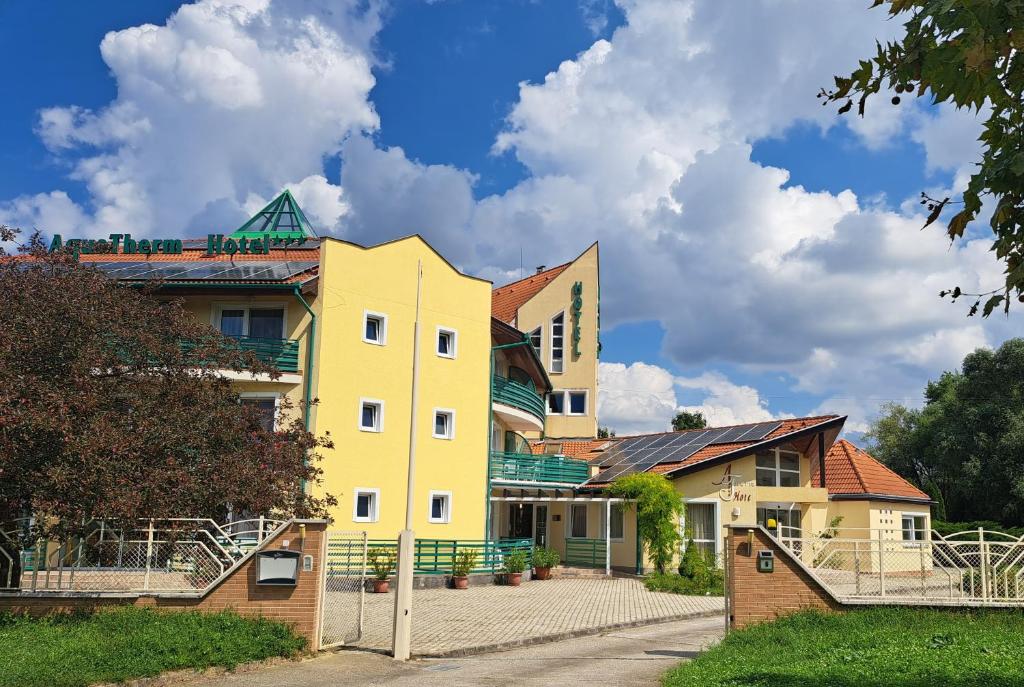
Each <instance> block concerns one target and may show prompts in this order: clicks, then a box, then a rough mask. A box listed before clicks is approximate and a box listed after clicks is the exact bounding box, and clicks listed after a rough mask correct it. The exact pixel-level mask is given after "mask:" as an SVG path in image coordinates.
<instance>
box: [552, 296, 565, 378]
mask: <svg viewBox="0 0 1024 687" xmlns="http://www.w3.org/2000/svg"><path fill="white" fill-rule="evenodd" d="M558 317H561V318H562V345H561V346H559V347H558V349H557V350H558V351H559V352H560V353H561V354H562V357H561V358H559V360H558V362H559V363H560V369H557V370H556V369H555V350H556V349H555V319H556V318H558ZM549 328H550V331H549V332H548V352H549V358H548V360H549V365H548V374H555V375H560V374H562V373H564V372H565V311H564V310H563V311H562V312H556V313H555V314H554V315H552V316H551V322H550V325H549Z"/></svg>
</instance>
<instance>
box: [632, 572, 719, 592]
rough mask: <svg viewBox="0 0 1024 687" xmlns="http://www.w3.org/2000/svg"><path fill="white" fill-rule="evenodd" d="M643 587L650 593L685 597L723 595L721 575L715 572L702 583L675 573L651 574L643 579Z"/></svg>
mask: <svg viewBox="0 0 1024 687" xmlns="http://www.w3.org/2000/svg"><path fill="white" fill-rule="evenodd" d="M644 586H645V587H647V588H648V589H649V590H651V591H652V592H671V593H672V594H685V595H687V596H722V594H723V593H724V588H723V580H722V574H721V571H717V570H716V571H713V573H712V574H709V575H708V576H707V579H705V580H703V581H698V580H694V579H693V578H690V577H683V576H682V575H677V574H676V573H651V574H649V575H647V576H646V577H645V578H644Z"/></svg>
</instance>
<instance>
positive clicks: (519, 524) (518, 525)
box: [508, 503, 533, 539]
mask: <svg viewBox="0 0 1024 687" xmlns="http://www.w3.org/2000/svg"><path fill="white" fill-rule="evenodd" d="M508 536H509V537H511V538H512V539H533V504H532V503H510V504H509V505H508Z"/></svg>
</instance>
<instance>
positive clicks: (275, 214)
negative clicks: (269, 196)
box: [230, 189, 317, 239]
mask: <svg viewBox="0 0 1024 687" xmlns="http://www.w3.org/2000/svg"><path fill="white" fill-rule="evenodd" d="M267 234H269V235H270V238H272V239H308V238H316V237H317V234H316V232H315V231H313V227H312V226H311V225H310V223H309V220H308V219H306V215H305V214H304V213H303V212H302V208H300V207H299V204H298V203H296V202H295V198H294V197H293V196H292V193H291V191H289V190H288V189H285V190H284V191H283V192H281V195H279V196H278V197H277V198H274V200H272V201H270V202H269V203H267V206H266V207H265V208H263V209H262V210H260V211H259V212H257V213H256V214H255V215H253V216H252V218H251V219H250V220H249V221H248V222H246V223H245V224H243V225H242V226H240V227H238V229H235V232H234V233H233V234H231V237H230V238H233V239H240V238H263V237H264V236H266V235H267Z"/></svg>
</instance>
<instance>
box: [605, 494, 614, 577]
mask: <svg viewBox="0 0 1024 687" xmlns="http://www.w3.org/2000/svg"><path fill="white" fill-rule="evenodd" d="M604 574H605V575H611V574H612V502H611V501H610V500H608V501H605V502H604Z"/></svg>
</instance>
